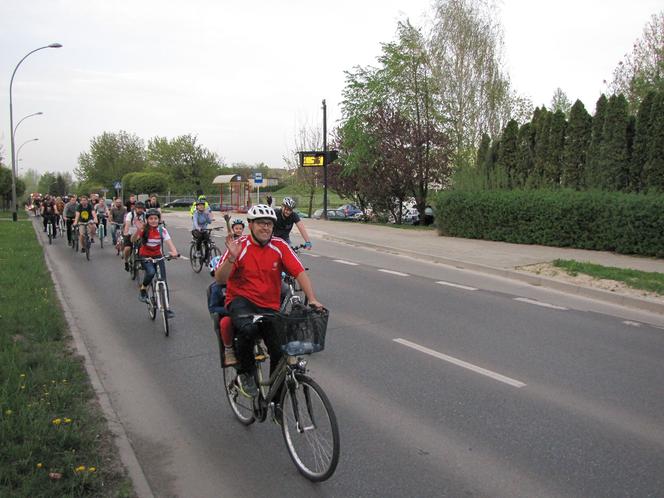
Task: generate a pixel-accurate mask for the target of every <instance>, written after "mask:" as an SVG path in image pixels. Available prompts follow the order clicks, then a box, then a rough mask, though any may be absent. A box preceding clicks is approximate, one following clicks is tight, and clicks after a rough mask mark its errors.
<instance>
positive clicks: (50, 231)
mask: <svg viewBox="0 0 664 498" xmlns="http://www.w3.org/2000/svg"><path fill="white" fill-rule="evenodd" d="M46 234H47V235H48V245H49V246H50V245H51V244H53V239H54V238H55V237H56V236H57V232H56V229H55V216H53V215H51V216H49V219H48V220H47V221H46Z"/></svg>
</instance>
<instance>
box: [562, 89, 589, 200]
mask: <svg viewBox="0 0 664 498" xmlns="http://www.w3.org/2000/svg"><path fill="white" fill-rule="evenodd" d="M591 127H592V117H590V114H588V111H586V108H585V106H584V105H583V102H581V101H580V100H577V101H576V102H574V105H573V106H572V109H571V111H570V115H569V125H568V127H567V139H566V141H565V150H564V155H563V167H562V172H561V183H562V186H563V187H569V188H573V189H576V190H579V189H581V188H583V187H584V170H585V165H586V156H587V154H588V146H589V145H590V135H591Z"/></svg>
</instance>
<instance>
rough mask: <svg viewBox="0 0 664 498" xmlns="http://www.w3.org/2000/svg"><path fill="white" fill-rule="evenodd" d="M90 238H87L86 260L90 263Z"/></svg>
mask: <svg viewBox="0 0 664 498" xmlns="http://www.w3.org/2000/svg"><path fill="white" fill-rule="evenodd" d="M90 245H91V244H90V237H85V259H87V260H88V261H90Z"/></svg>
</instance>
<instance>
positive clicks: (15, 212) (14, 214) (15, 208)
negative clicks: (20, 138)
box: [9, 43, 62, 221]
mask: <svg viewBox="0 0 664 498" xmlns="http://www.w3.org/2000/svg"><path fill="white" fill-rule="evenodd" d="M60 47H62V45H61V44H59V43H51V44H50V45H46V46H44V47H39V48H36V49H34V50H32V51H31V52H28V53H27V54H26V55H25V56H24V57H23V58H22V59H21V60H20V61H18V64H16V67H15V68H14V72H13V73H12V78H11V80H9V131H10V134H11V149H12V150H11V153H12V219H13V220H14V221H17V220H18V206H17V204H16V154H15V151H14V131H15V130H14V110H13V106H12V87H13V86H14V76H16V71H17V70H18V67H19V66H20V65H21V63H22V62H23V61H24V60H25V59H27V58H28V57H29V56H30V55H32V54H34V53H35V52H37V51H39V50H43V49H45V48H60ZM24 119H25V118H24ZM21 121H22V120H21ZM19 124H20V123H19ZM16 126H17V127H18V125H16ZM23 145H25V144H23Z"/></svg>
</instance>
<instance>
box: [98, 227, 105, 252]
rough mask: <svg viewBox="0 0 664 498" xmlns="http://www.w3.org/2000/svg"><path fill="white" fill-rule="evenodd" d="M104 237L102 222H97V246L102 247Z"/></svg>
mask: <svg viewBox="0 0 664 498" xmlns="http://www.w3.org/2000/svg"><path fill="white" fill-rule="evenodd" d="M104 237H106V232H105V231H104V224H103V223H99V247H100V248H102V249H103V248H104Z"/></svg>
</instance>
